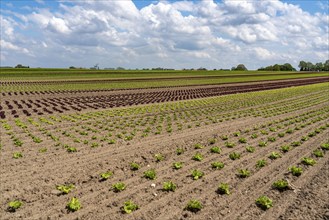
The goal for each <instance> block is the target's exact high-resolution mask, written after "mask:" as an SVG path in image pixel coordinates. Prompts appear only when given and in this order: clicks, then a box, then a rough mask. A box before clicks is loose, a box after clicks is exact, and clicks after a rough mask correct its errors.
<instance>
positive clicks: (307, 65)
mask: <svg viewBox="0 0 329 220" xmlns="http://www.w3.org/2000/svg"><path fill="white" fill-rule="evenodd" d="M298 67H299V68H300V71H329V60H326V61H325V62H324V63H321V62H320V63H316V64H313V63H311V62H305V61H300V62H299V65H298Z"/></svg>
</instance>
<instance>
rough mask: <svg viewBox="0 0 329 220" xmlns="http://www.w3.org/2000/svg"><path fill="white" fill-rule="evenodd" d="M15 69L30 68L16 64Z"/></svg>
mask: <svg viewBox="0 0 329 220" xmlns="http://www.w3.org/2000/svg"><path fill="white" fill-rule="evenodd" d="M15 68H30V67H29V66H23V65H22V64H17V65H16V66H15Z"/></svg>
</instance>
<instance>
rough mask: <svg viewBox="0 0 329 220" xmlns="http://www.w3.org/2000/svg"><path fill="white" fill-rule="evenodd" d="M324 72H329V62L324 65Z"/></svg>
mask: <svg viewBox="0 0 329 220" xmlns="http://www.w3.org/2000/svg"><path fill="white" fill-rule="evenodd" d="M323 70H324V71H329V60H326V62H324V64H323Z"/></svg>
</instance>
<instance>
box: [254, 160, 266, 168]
mask: <svg viewBox="0 0 329 220" xmlns="http://www.w3.org/2000/svg"><path fill="white" fill-rule="evenodd" d="M264 166H266V160H265V159H262V160H258V161H257V163H256V167H258V168H262V167H264Z"/></svg>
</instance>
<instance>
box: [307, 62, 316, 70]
mask: <svg viewBox="0 0 329 220" xmlns="http://www.w3.org/2000/svg"><path fill="white" fill-rule="evenodd" d="M306 66H307V70H308V71H314V70H315V65H314V64H313V63H311V62H307V63H306Z"/></svg>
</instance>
